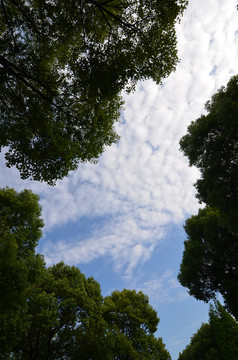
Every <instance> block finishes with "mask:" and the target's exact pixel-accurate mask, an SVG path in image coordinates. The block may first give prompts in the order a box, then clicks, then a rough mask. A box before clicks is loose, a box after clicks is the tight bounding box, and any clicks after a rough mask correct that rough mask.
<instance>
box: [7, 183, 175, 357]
mask: <svg viewBox="0 0 238 360" xmlns="http://www.w3.org/2000/svg"><path fill="white" fill-rule="evenodd" d="M38 200H39V198H38V196H37V195H35V194H33V193H32V192H31V191H29V190H23V191H21V192H19V193H17V192H16V191H15V190H14V189H9V188H6V189H1V190H0V224H1V227H0V293H1V297H0V354H1V358H2V359H12V360H46V359H47V360H62V359H70V360H77V359H81V360H83V359H85V360H88V359H92V360H101V359H105V360H111V359H117V360H120V359H121V360H122V359H128V360H129V359H131V360H134V359H144V358H146V359H159V360H171V358H170V355H169V353H168V351H167V350H166V349H165V345H164V344H163V342H162V339H161V338H159V339H157V338H156V337H155V336H154V333H155V331H156V330H157V325H158V322H159V318H158V316H157V313H156V311H155V310H154V309H153V308H152V307H151V306H150V304H149V299H148V296H146V295H144V294H143V293H142V292H136V291H135V290H123V291H114V292H113V293H112V294H111V295H110V296H107V297H105V298H103V296H102V294H101V289H100V285H99V283H98V282H97V281H95V280H94V279H93V278H92V277H90V278H86V277H85V276H84V274H82V273H81V272H80V270H79V269H78V268H77V267H74V266H68V265H65V264H64V263H63V262H60V263H58V264H56V265H53V266H51V267H48V268H47V267H46V265H45V263H44V258H43V256H42V255H40V254H36V252H35V247H36V245H37V244H38V240H39V238H40V236H41V228H42V227H43V222H42V219H41V217H40V215H41V208H40V206H39V204H38Z"/></svg>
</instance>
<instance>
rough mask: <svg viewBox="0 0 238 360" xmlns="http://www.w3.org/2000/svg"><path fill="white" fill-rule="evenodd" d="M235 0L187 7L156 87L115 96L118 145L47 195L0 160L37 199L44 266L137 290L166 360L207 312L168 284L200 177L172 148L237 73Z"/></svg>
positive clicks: (108, 288)
mask: <svg viewBox="0 0 238 360" xmlns="http://www.w3.org/2000/svg"><path fill="white" fill-rule="evenodd" d="M236 5H237V2H236V0H191V1H190V4H189V6H188V8H187V10H186V11H185V13H184V16H183V19H182V21H181V23H180V24H178V25H177V35H178V49H179V57H180V59H181V61H180V64H179V65H178V67H177V71H176V72H175V73H173V74H171V75H170V77H169V78H167V79H166V80H165V81H164V82H163V86H158V85H156V84H154V83H153V82H152V81H146V82H143V83H139V84H138V86H137V90H136V92H135V93H133V94H130V95H129V96H128V95H124V99H125V110H124V111H123V113H122V116H121V118H122V119H121V122H120V123H118V124H116V129H117V131H118V133H119V135H120V136H121V140H120V142H119V143H118V144H117V145H113V146H111V147H110V148H107V149H106V150H105V152H104V154H103V155H102V157H101V158H100V159H99V162H98V163H97V164H96V165H94V164H82V165H80V167H79V169H78V170H77V171H75V172H72V173H70V176H69V177H68V178H66V179H64V180H62V181H58V182H57V185H56V186H55V187H53V188H52V187H50V186H48V185H46V184H41V183H38V182H32V181H28V180H25V181H23V180H21V179H20V178H19V175H18V172H17V170H16V169H13V168H12V169H7V168H5V166H4V159H3V155H1V156H0V166H1V172H0V183H1V187H4V186H6V185H8V186H10V187H14V188H15V189H16V190H21V189H23V188H28V189H32V190H33V191H34V192H36V193H38V194H39V195H40V202H41V205H42V208H43V212H42V214H43V217H44V221H45V229H44V235H43V238H42V240H41V241H40V244H39V252H40V253H43V254H44V256H45V259H46V261H47V264H48V265H51V264H53V263H56V262H58V261H60V260H64V261H65V263H67V264H70V265H76V266H78V267H79V268H80V270H81V271H82V272H83V273H84V274H85V275H86V276H93V277H94V278H95V279H96V280H97V281H99V283H100V284H101V288H102V292H103V295H108V294H110V293H111V292H112V291H113V290H115V289H118V290H122V289H123V288H130V289H137V290H142V291H144V292H145V293H146V294H148V295H149V297H150V302H151V304H152V306H153V307H154V308H155V309H156V310H157V311H158V315H159V317H160V324H159V327H158V336H161V337H162V338H163V340H164V342H165V344H166V347H167V349H168V350H169V352H170V354H171V356H172V359H173V360H176V359H177V357H178V353H179V351H182V350H183V349H184V347H185V346H186V345H187V344H188V343H189V341H190V337H191V336H192V334H193V333H194V332H196V331H197V329H198V328H199V327H200V325H201V322H205V321H207V318H208V315H207V312H208V305H207V304H204V303H202V302H198V301H196V300H195V299H193V298H192V297H189V296H188V294H187V291H186V289H184V288H182V287H181V286H180V285H179V283H178V281H177V273H178V269H179V264H180V261H181V258H182V252H183V241H184V240H185V238H186V235H185V233H184V230H183V224H184V221H185V219H186V218H187V217H189V216H190V215H191V214H195V213H197V210H198V207H199V204H198V203H197V200H196V198H195V190H194V188H193V184H194V182H195V181H196V179H197V178H198V177H199V173H198V171H197V169H195V168H189V167H188V161H187V159H186V158H185V157H184V156H183V155H182V153H181V152H180V151H179V139H180V138H181V137H182V136H183V135H184V134H186V129H187V126H188V125H189V123H190V122H191V121H192V120H196V119H197V118H198V117H200V115H201V113H204V103H205V102H206V101H207V100H208V99H209V98H210V97H211V95H212V94H213V93H214V92H216V90H217V89H218V88H219V87H221V86H222V85H225V84H226V83H227V82H228V80H229V79H230V77H231V76H232V75H234V74H236V73H237V69H238V46H237V44H238V12H237V11H236Z"/></svg>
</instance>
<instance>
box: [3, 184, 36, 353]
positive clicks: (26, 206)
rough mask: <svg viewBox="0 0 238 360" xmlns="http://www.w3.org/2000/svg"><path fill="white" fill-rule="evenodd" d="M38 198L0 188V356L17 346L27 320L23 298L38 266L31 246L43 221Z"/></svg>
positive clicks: (27, 294) (26, 295) (27, 193)
mask: <svg viewBox="0 0 238 360" xmlns="http://www.w3.org/2000/svg"><path fill="white" fill-rule="evenodd" d="M38 200H39V198H38V196H37V195H35V194H33V193H32V192H31V191H29V190H23V191H21V192H19V193H17V192H16V191H15V190H14V189H9V188H6V189H0V294H1V296H0V353H4V351H6V352H8V349H9V348H10V349H11V347H12V346H13V344H15V343H17V342H18V341H19V339H20V338H21V336H22V335H23V334H24V332H25V331H26V328H27V323H28V321H29V316H28V314H27V299H28V296H29V288H30V286H31V285H30V284H31V283H32V281H35V280H34V279H35V276H36V271H38V270H37V269H39V268H40V267H41V264H42V261H41V257H40V256H39V255H35V247H36V245H37V244H38V241H39V239H40V237H41V228H42V227H43V221H42V219H41V218H40V215H41V208H40V206H39V204H38Z"/></svg>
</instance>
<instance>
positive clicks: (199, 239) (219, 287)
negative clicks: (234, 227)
mask: <svg viewBox="0 0 238 360" xmlns="http://www.w3.org/2000/svg"><path fill="white" fill-rule="evenodd" d="M184 228H185V231H186V233H187V240H186V241H185V242H184V246H185V249H184V253H183V258H182V262H181V265H180V271H179V274H178V279H179V281H180V283H181V284H182V285H183V286H185V287H187V288H188V289H189V293H190V295H193V296H195V298H196V299H199V300H203V301H206V302H207V301H209V300H211V299H212V298H214V297H215V295H216V293H217V292H220V294H222V296H223V298H224V300H225V303H226V306H227V308H228V310H229V311H230V312H231V313H232V314H233V315H234V316H235V317H236V319H238V287H237V284H238V235H236V234H234V233H231V232H229V231H228V230H227V229H226V228H225V227H224V226H223V225H221V224H220V214H219V211H218V210H217V209H214V208H211V207H208V206H207V207H206V208H204V209H200V210H199V213H198V215H194V216H192V217H191V218H189V219H187V221H186V224H185V226H184Z"/></svg>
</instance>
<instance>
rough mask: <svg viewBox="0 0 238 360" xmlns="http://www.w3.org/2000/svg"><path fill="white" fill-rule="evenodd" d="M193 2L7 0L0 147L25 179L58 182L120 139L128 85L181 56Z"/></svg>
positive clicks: (1, 24) (0, 60) (2, 16)
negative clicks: (182, 31) (183, 26)
mask: <svg viewBox="0 0 238 360" xmlns="http://www.w3.org/2000/svg"><path fill="white" fill-rule="evenodd" d="M186 5H187V0H161V1H157V0H150V1H146V2H145V1H144V0H137V1H132V0H109V1H101V0H98V1H97V0H86V1H78V2H77V1H73V0H62V1H49V0H28V1H25V0H21V1H16V0H2V1H1V11H0V29H1V32H0V37H1V55H0V78H1V80H0V99H1V105H0V114H1V115H0V134H1V135H0V148H2V147H7V152H6V155H5V158H6V164H7V166H9V167H10V166H13V165H15V166H16V167H17V168H18V170H19V171H20V175H21V177H22V178H24V179H25V178H27V177H30V178H32V179H35V180H40V181H46V182H48V183H49V184H54V182H55V181H56V180H57V179H61V178H63V177H64V176H66V175H67V174H68V172H69V171H70V170H73V169H76V168H77V166H78V164H79V162H84V161H93V162H94V161H96V159H97V158H98V157H99V156H100V154H101V153H102V152H103V149H104V147H105V146H106V145H111V144H112V143H114V142H116V141H118V136H117V135H116V133H115V130H114V127H113V126H114V123H115V122H116V121H118V120H119V115H120V110H121V106H122V101H121V98H120V96H119V94H120V92H121V90H122V89H124V88H125V87H127V90H128V91H130V90H132V89H134V86H135V84H136V83H137V81H138V80H143V79H148V78H152V79H153V80H154V81H156V82H157V83H160V82H161V79H162V78H165V77H166V76H168V75H169V74H170V73H171V71H173V70H175V67H176V64H177V62H178V58H177V50H176V34H175V22H176V21H177V20H179V19H180V18H181V16H182V13H183V10H184V9H185V7H186Z"/></svg>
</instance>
